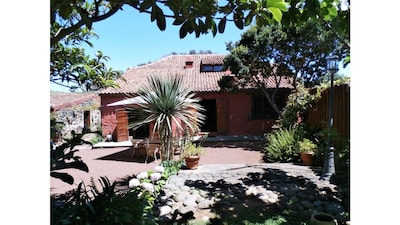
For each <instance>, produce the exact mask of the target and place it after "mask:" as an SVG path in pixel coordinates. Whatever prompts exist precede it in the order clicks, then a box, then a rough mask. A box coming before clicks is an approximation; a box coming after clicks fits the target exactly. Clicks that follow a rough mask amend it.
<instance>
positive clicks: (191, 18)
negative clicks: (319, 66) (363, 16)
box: [50, 0, 350, 87]
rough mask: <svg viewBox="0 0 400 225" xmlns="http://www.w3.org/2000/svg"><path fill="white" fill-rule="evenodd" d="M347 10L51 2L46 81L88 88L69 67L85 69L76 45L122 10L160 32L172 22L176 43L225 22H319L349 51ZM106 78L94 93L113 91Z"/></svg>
mask: <svg viewBox="0 0 400 225" xmlns="http://www.w3.org/2000/svg"><path fill="white" fill-rule="evenodd" d="M346 4H347V5H349V4H348V3H347V2H346V1H341V0H246V1H238V0H227V1H215V0H194V1H178V0H94V1H84V0H51V1H50V27H51V34H50V45H51V46H50V47H51V53H52V58H51V60H52V61H51V64H57V66H52V69H53V67H54V68H56V69H57V70H55V71H53V70H52V71H51V78H50V80H51V81H52V82H55V83H60V81H61V82H62V81H77V82H76V83H77V84H78V86H80V85H83V86H84V87H89V86H90V85H87V83H85V80H87V79H89V80H90V79H91V76H87V75H85V74H84V73H83V75H82V73H81V72H80V71H79V70H77V71H74V70H72V71H71V68H72V66H71V65H75V64H76V63H77V62H80V63H82V62H84V64H87V63H86V61H81V59H85V60H86V57H87V56H85V55H84V53H83V50H79V49H77V48H76V47H77V45H79V44H80V43H83V42H86V43H88V42H89V37H91V35H94V34H93V33H92V25H93V23H96V22H98V21H102V20H105V19H107V18H109V17H110V16H112V15H114V14H115V13H117V12H118V11H119V10H122V9H123V6H128V7H132V8H134V9H136V10H138V11H139V12H142V13H147V14H149V15H150V20H151V22H154V21H155V22H156V24H157V26H158V28H159V29H160V30H165V29H166V18H171V19H173V23H172V24H173V25H175V26H180V31H179V36H180V37H181V38H184V37H186V35H187V34H192V33H193V32H194V33H195V35H196V37H199V36H200V35H201V34H207V33H210V32H211V33H212V34H213V35H214V36H215V35H216V34H217V33H218V32H219V33H223V32H224V30H225V26H226V23H227V22H233V23H234V24H235V25H236V27H238V28H239V29H243V28H244V27H246V26H249V25H251V24H252V23H255V24H256V25H257V26H260V27H262V26H265V25H269V24H274V23H277V22H281V23H282V24H283V25H284V26H286V25H289V24H293V23H294V24H297V23H302V22H304V21H306V20H309V19H311V20H314V21H317V20H318V21H323V22H324V26H326V27H327V29H331V30H332V31H333V32H334V33H335V35H336V36H337V37H339V39H340V41H341V42H342V43H343V44H344V45H346V46H347V48H348V49H350V42H349V40H350V7H347V8H344V9H342V6H343V5H346ZM60 43H61V46H60ZM349 55H350V53H349V51H348V52H347V55H346V57H347V58H348V59H347V61H346V62H348V61H349V59H350V57H349ZM53 60H58V61H57V62H55V61H53ZM63 60H64V61H63ZM89 64H90V63H89ZM62 65H65V67H66V68H63V67H62ZM60 66H61V67H60ZM90 67H92V68H93V67H96V66H95V65H91V66H90ZM100 67H101V66H100ZM96 69H98V68H97V67H96ZM107 70H108V69H103V71H105V74H111V75H110V76H109V77H108V78H114V76H115V75H116V74H115V73H112V71H108V72H109V73H107V72H106V71H107ZM110 70H112V69H110ZM98 76H103V74H100V75H98ZM108 78H107V79H104V81H103V80H101V79H99V80H101V82H100V83H98V84H96V85H95V86H94V87H99V86H98V85H100V86H105V87H106V86H110V85H112V82H111V81H112V79H108ZM89 83H91V82H90V81H89Z"/></svg>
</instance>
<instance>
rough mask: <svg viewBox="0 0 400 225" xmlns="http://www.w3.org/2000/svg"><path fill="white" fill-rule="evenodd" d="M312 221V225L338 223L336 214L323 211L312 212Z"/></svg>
mask: <svg viewBox="0 0 400 225" xmlns="http://www.w3.org/2000/svg"><path fill="white" fill-rule="evenodd" d="M310 222H311V224H312V225H338V223H337V221H336V219H335V217H334V216H332V215H331V214H329V213H322V212H317V213H314V214H312V215H311V219H310Z"/></svg>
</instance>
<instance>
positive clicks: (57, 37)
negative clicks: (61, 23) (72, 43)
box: [50, 3, 123, 46]
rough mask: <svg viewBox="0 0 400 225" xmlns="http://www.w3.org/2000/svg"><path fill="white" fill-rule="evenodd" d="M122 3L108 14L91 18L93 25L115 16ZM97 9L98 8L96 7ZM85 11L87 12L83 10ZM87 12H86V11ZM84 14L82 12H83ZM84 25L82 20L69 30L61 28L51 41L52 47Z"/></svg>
mask: <svg viewBox="0 0 400 225" xmlns="http://www.w3.org/2000/svg"><path fill="white" fill-rule="evenodd" d="M122 5H123V4H122V3H120V4H118V5H116V6H115V7H113V8H112V9H111V10H110V11H108V12H107V13H105V14H103V15H101V16H94V17H92V18H89V20H90V22H91V23H94V22H98V21H101V20H104V19H107V18H108V17H110V16H112V15H114V14H115V13H116V12H118V10H120V9H121V7H122ZM96 8H97V7H96ZM80 9H81V10H83V9H82V8H80ZM83 11H85V10H83ZM85 12H86V11H85ZM81 13H82V12H81ZM83 25H85V22H84V21H83V20H80V21H79V22H77V23H76V24H74V25H72V26H70V27H68V28H61V29H60V30H59V32H57V34H56V35H55V36H54V37H51V39H50V45H51V46H55V45H56V44H57V43H58V42H59V41H60V40H61V39H63V38H64V37H66V36H67V35H69V34H71V33H73V32H74V31H76V30H77V29H79V28H80V27H82V26H83Z"/></svg>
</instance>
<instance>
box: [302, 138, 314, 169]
mask: <svg viewBox="0 0 400 225" xmlns="http://www.w3.org/2000/svg"><path fill="white" fill-rule="evenodd" d="M316 149H317V145H316V144H315V143H314V142H312V141H311V140H310V139H308V138H304V139H303V140H301V141H300V142H299V151H300V158H301V161H302V162H303V164H304V165H306V166H311V165H313V164H314V155H315V150H316Z"/></svg>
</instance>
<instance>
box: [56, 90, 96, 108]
mask: <svg viewBox="0 0 400 225" xmlns="http://www.w3.org/2000/svg"><path fill="white" fill-rule="evenodd" d="M90 99H95V101H96V102H98V103H99V105H100V96H99V95H98V94H97V93H82V92H75V93H70V92H57V91H50V106H52V107H53V108H54V110H55V111H58V110H61V109H64V108H68V107H71V106H74V105H78V104H80V103H83V102H86V101H88V100H90Z"/></svg>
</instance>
